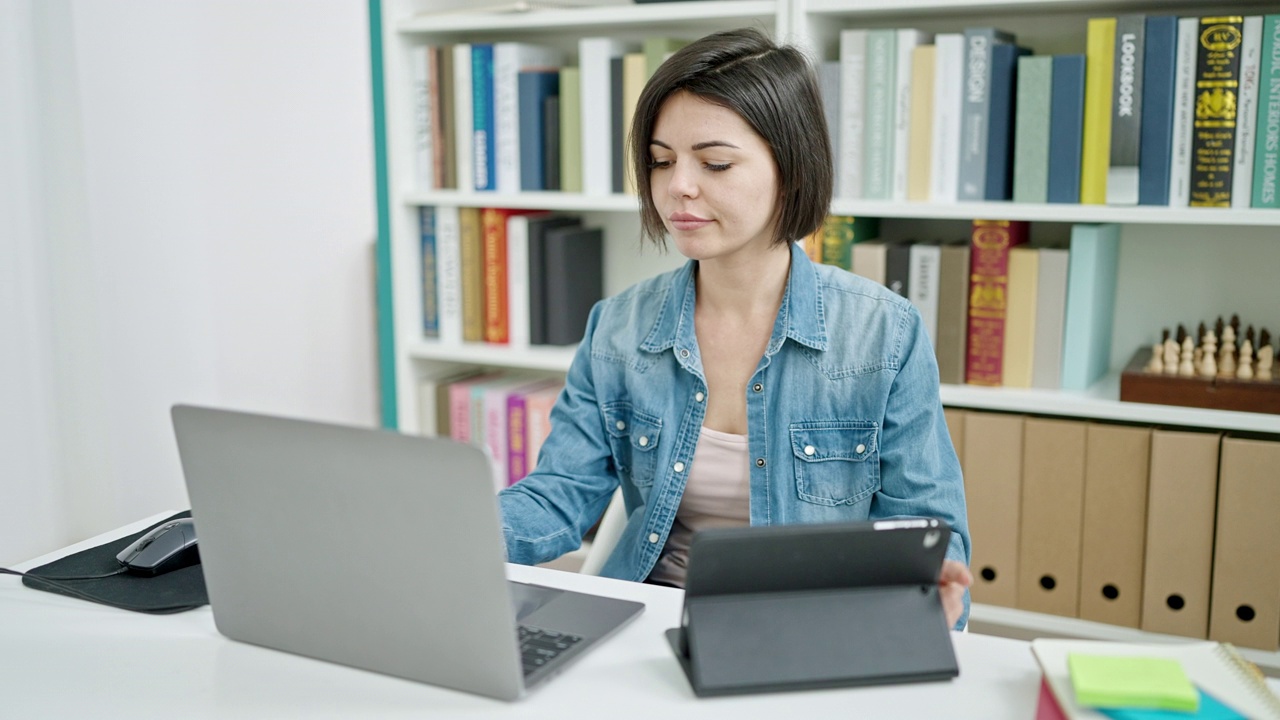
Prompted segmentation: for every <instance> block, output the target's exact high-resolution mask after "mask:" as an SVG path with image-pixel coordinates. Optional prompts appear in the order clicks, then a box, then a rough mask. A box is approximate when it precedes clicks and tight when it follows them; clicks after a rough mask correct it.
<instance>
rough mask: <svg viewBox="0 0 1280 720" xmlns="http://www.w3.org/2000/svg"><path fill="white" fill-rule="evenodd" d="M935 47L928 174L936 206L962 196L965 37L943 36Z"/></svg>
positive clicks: (945, 34)
mask: <svg viewBox="0 0 1280 720" xmlns="http://www.w3.org/2000/svg"><path fill="white" fill-rule="evenodd" d="M935 47H937V57H936V59H935V62H934V85H933V148H932V149H933V162H932V164H931V168H930V172H929V176H930V177H929V199H930V200H932V201H933V202H936V203H953V202H956V200H957V199H958V197H959V196H958V194H957V193H958V189H957V183H958V182H959V178H960V125H961V120H960V116H961V104H962V95H961V87H962V86H963V85H964V36H963V35H961V34H959V33H944V34H942V35H939V36H937V38H936V39H935Z"/></svg>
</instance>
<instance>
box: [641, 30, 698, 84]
mask: <svg viewBox="0 0 1280 720" xmlns="http://www.w3.org/2000/svg"><path fill="white" fill-rule="evenodd" d="M688 44H689V41H688V40H679V39H676V38H668V37H648V38H645V39H644V71H645V75H644V76H645V78H651V77H653V73H654V71H656V70H657V69H658V66H659V65H661V64H662V63H663V62H664V61H665V60H666V59H667V58H668V57H669V56H670V55H671V53H673V52H675V51H677V50H679V49H680V48H682V47H684V46H685V45H688Z"/></svg>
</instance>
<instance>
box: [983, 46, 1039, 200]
mask: <svg viewBox="0 0 1280 720" xmlns="http://www.w3.org/2000/svg"><path fill="white" fill-rule="evenodd" d="M1030 54H1031V51H1030V50H1028V49H1027V48H1024V47H1017V46H1016V45H995V46H993V47H992V48H991V88H990V95H991V102H990V105H989V106H988V108H987V162H986V166H987V177H986V187H985V189H984V191H983V195H982V199H984V200H1011V199H1013V110H1014V104H1015V101H1014V88H1015V87H1017V83H1018V58H1020V57H1022V56H1023V55H1030Z"/></svg>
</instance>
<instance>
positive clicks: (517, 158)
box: [493, 42, 564, 193]
mask: <svg viewBox="0 0 1280 720" xmlns="http://www.w3.org/2000/svg"><path fill="white" fill-rule="evenodd" d="M563 64H564V59H563V56H562V55H561V53H560V51H559V50H557V49H555V48H551V47H544V46H541V45H533V44H530V43H521V42H500V43H495V44H494V46H493V103H494V105H493V107H494V124H495V129H494V147H495V152H496V153H497V155H496V157H495V158H494V160H495V163H496V165H497V168H496V173H497V184H496V188H497V190H498V192H504V193H513V192H519V191H520V189H521V182H520V181H521V176H520V165H521V163H523V162H524V161H525V155H524V153H523V151H522V150H521V146H522V142H521V141H522V135H521V130H520V125H521V122H522V121H526V120H527V121H534V122H537V123H538V124H539V125H541V122H540V121H539V118H541V117H542V113H541V102H539V103H538V106H537V107H538V111H537V112H533V113H530V114H529V116H528V117H526V114H525V113H523V112H521V110H520V71H521V70H524V69H526V68H540V69H544V70H548V71H549V72H550V70H551V69H554V70H555V71H557V72H556V74H555V75H554V77H555V84H556V86H557V87H556V90H555V92H554V93H553V92H548V93H547V94H556V93H558V92H559V83H560V78H559V74H558V70H559V67H560V66H561V65H563ZM550 77H552V75H548V76H545V77H544V79H543V81H542V82H546V83H550V82H551V80H550ZM538 129H539V130H540V129H541V128H540V127H539V128H538ZM531 137H532V139H533V141H534V142H535V143H538V145H539V153H538V154H535V155H534V156H533V157H539V156H540V148H541V138H542V135H541V133H540V132H539V133H531Z"/></svg>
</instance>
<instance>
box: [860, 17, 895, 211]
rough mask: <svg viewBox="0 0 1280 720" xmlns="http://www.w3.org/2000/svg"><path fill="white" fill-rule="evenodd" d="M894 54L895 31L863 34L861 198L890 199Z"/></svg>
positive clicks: (893, 115)
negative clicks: (864, 69)
mask: <svg viewBox="0 0 1280 720" xmlns="http://www.w3.org/2000/svg"><path fill="white" fill-rule="evenodd" d="M897 54H898V31H897V30H872V31H870V32H869V33H867V75H866V84H867V90H866V92H867V95H866V108H867V115H866V135H865V136H864V137H865V138H866V139H865V141H864V145H863V154H862V197H864V198H866V199H867V200H891V199H892V198H893V163H894V159H893V137H894V135H893V133H894V129H893V128H894V122H895V120H896V113H895V112H894V111H895V102H896V100H897V96H896V92H897V87H898V80H897V67H898V59H897Z"/></svg>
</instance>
